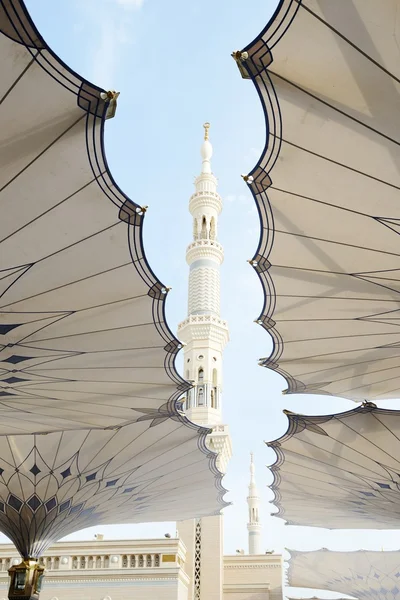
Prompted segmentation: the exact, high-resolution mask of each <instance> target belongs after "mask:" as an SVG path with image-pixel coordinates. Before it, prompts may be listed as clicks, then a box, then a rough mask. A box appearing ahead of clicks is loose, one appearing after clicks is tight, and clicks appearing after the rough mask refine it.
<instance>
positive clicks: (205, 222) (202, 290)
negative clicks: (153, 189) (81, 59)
mask: <svg viewBox="0 0 400 600" xmlns="http://www.w3.org/2000/svg"><path fill="white" fill-rule="evenodd" d="M209 127H210V124H209V123H205V124H204V130H205V135H204V141H203V144H202V146H201V156H202V159H203V163H202V169H201V173H200V175H199V176H198V177H196V180H195V192H194V194H192V196H191V198H190V200H189V210H190V213H191V215H192V217H193V241H192V242H191V243H190V244H189V246H188V247H187V250H186V261H187V263H188V265H189V266H190V273H189V299H188V316H187V318H186V319H185V320H184V321H182V322H181V323H180V324H179V325H178V337H179V338H180V339H181V340H182V342H184V344H185V347H184V377H185V378H186V379H187V380H189V381H191V382H192V383H193V388H192V389H191V390H189V392H188V394H187V397H186V401H185V410H186V414H187V416H188V418H189V419H190V420H191V421H193V422H194V423H198V424H199V425H205V426H210V427H213V426H216V425H219V424H220V423H221V421H222V353H223V350H224V347H225V345H226V344H227V342H228V340H229V331H228V325H227V323H226V321H223V320H222V319H221V317H220V273H219V268H220V265H221V264H222V262H223V260H224V252H223V248H222V246H221V244H220V243H219V242H218V217H219V215H220V213H221V210H222V199H221V197H220V195H219V194H218V193H217V179H216V177H215V176H214V175H213V173H212V171H211V162H210V161H211V157H212V153H213V149H212V146H211V143H210V140H209V133H208V130H209ZM224 428H225V429H224ZM218 433H219V434H222V435H220V436H218V435H216V434H218ZM224 433H225V435H226V433H227V428H226V426H220V428H217V427H214V431H213V434H212V435H211V437H210V438H209V443H210V447H212V449H213V450H215V451H217V452H222V454H224V453H225V454H226V452H228V454H229V457H228V456H221V457H220V468H221V469H222V470H224V469H225V467H226V462H227V460H229V458H230V454H231V452H230V440H229V439H227V440H225V441H224V442H223V444H222V445H221V443H222V438H223V437H225V436H224V435H223V434H224ZM217 438H218V439H217ZM219 438H221V439H219ZM228 446H229V448H228Z"/></svg>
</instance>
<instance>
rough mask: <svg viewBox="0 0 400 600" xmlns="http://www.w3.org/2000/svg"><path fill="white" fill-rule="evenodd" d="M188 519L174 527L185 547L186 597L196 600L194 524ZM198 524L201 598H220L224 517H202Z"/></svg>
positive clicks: (217, 599) (203, 599) (215, 599)
mask: <svg viewBox="0 0 400 600" xmlns="http://www.w3.org/2000/svg"><path fill="white" fill-rule="evenodd" d="M197 522H198V521H196V520H195V519H191V520H189V521H181V522H180V523H178V525H177V528H178V532H179V538H180V539H181V540H182V542H183V543H184V545H185V547H186V560H185V567H184V569H185V573H186V574H187V575H188V577H189V578H190V580H191V584H190V586H189V593H188V600H197V598H196V595H195V591H194V590H195V586H196V574H195V561H196V524H197ZM200 523H201V548H200V600H222V599H223V539H222V537H223V516H221V515H218V516H215V517H205V518H203V519H200Z"/></svg>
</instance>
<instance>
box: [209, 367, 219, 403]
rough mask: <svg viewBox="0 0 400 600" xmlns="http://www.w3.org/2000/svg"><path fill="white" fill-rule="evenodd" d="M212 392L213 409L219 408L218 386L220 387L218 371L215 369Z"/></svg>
mask: <svg viewBox="0 0 400 600" xmlns="http://www.w3.org/2000/svg"><path fill="white" fill-rule="evenodd" d="M212 385H213V387H212V390H211V408H218V406H217V398H218V396H217V386H218V371H217V369H213V372H212Z"/></svg>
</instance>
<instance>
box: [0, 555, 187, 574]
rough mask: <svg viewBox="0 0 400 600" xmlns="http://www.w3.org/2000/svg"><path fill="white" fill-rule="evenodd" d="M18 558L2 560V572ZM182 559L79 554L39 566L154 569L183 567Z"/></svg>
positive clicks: (43, 561)
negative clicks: (174, 566)
mask: <svg viewBox="0 0 400 600" xmlns="http://www.w3.org/2000/svg"><path fill="white" fill-rule="evenodd" d="M20 560H21V559H19V558H16V557H2V558H0V572H1V571H3V572H7V571H8V569H9V568H10V567H11V566H12V565H15V564H18V563H19V562H20ZM182 562H183V561H182V557H179V556H177V555H175V554H113V555H110V554H79V555H74V556H72V555H71V556H44V557H41V558H39V564H41V565H43V566H44V567H45V569H46V570H47V571H56V570H84V569H154V568H157V567H161V566H164V567H165V566H173V565H181V564H182Z"/></svg>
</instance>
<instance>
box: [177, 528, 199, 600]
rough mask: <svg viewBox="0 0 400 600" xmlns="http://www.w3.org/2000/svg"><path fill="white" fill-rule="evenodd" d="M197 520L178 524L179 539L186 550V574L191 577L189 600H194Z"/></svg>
mask: <svg viewBox="0 0 400 600" xmlns="http://www.w3.org/2000/svg"><path fill="white" fill-rule="evenodd" d="M195 526H196V521H195V519H189V520H188V521H179V522H178V523H177V524H176V527H177V530H178V535H179V539H180V540H181V541H182V543H183V544H184V546H185V548H186V558H185V567H184V569H185V573H186V575H187V576H188V577H189V580H190V584H189V589H188V596H187V600H193V581H194V537H195Z"/></svg>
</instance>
